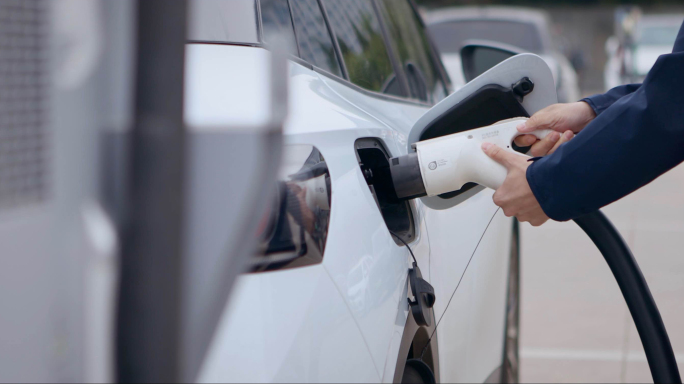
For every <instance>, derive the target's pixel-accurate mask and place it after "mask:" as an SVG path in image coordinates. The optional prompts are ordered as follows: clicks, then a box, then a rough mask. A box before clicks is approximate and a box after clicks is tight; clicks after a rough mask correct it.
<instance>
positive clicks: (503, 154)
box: [482, 143, 516, 169]
mask: <svg viewBox="0 0 684 384" xmlns="http://www.w3.org/2000/svg"><path fill="white" fill-rule="evenodd" d="M482 150H483V151H484V153H485V154H486V155H487V156H489V157H491V158H492V159H493V160H494V161H496V162H497V163H499V164H501V165H503V166H504V167H506V169H508V168H509V167H510V166H511V164H512V161H511V156H516V155H514V154H512V153H510V152H507V151H505V150H504V149H503V148H501V147H499V146H498V145H496V144H492V143H482Z"/></svg>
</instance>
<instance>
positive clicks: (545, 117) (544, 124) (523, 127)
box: [516, 107, 556, 133]
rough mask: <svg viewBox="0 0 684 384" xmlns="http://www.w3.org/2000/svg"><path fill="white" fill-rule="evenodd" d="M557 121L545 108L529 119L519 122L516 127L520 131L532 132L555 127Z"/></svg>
mask: <svg viewBox="0 0 684 384" xmlns="http://www.w3.org/2000/svg"><path fill="white" fill-rule="evenodd" d="M547 108H548V107H547ZM555 123H556V121H555V118H554V117H553V114H552V113H548V111H546V108H545V109H542V110H541V111H539V112H537V113H535V114H534V115H532V117H530V118H529V119H528V120H527V121H524V122H522V123H520V124H518V126H517V127H516V128H517V129H518V132H520V133H530V132H534V131H536V130H538V129H553V126H554V125H555Z"/></svg>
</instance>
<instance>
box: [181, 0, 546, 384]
mask: <svg viewBox="0 0 684 384" xmlns="http://www.w3.org/2000/svg"><path fill="white" fill-rule="evenodd" d="M190 4H191V5H190V7H191V23H190V26H189V41H188V44H187V48H186V55H187V68H186V73H187V75H186V80H185V81H186V111H185V114H186V120H187V123H188V125H189V126H191V127H192V126H195V127H204V129H216V130H220V129H227V128H225V127H223V126H222V125H221V124H222V122H223V121H233V122H234V121H241V120H244V121H254V120H255V119H257V120H258V119H259V118H261V116H260V113H262V111H264V110H267V109H268V108H265V107H264V106H263V105H259V103H254V102H253V98H250V95H252V93H255V92H254V90H255V89H262V90H263V89H267V88H268V87H269V84H268V82H267V80H266V79H267V78H268V77H267V76H264V75H263V74H264V73H265V70H267V69H268V68H264V66H263V65H262V64H263V63H264V62H268V60H264V58H268V57H269V55H271V48H272V43H273V42H278V47H277V48H278V49H280V50H286V51H287V52H288V53H289V61H288V74H287V76H288V77H289V79H288V80H289V94H288V100H289V111H288V113H289V114H288V118H287V120H286V123H285V128H284V136H285V137H284V145H285V147H284V155H283V162H282V163H283V164H282V169H281V172H280V180H279V181H278V182H277V183H276V184H274V185H264V186H263V188H274V189H275V190H276V191H277V192H276V198H275V199H274V201H264V202H263V204H264V205H266V206H268V207H269V209H268V212H269V213H268V214H267V215H266V216H264V217H263V218H262V224H261V226H260V229H259V233H258V234H255V236H259V239H260V247H259V249H258V250H257V251H256V252H255V255H254V257H253V259H252V260H251V263H250V272H248V273H245V274H244V275H243V276H241V277H240V278H239V279H238V283H237V285H236V287H235V289H234V293H233V295H232V297H231V298H230V300H229V302H228V304H227V305H226V307H225V308H224V309H222V310H223V314H222V317H221V320H220V322H219V325H218V328H217V331H216V333H215V335H214V337H213V339H212V342H211V345H210V347H209V350H208V353H207V355H206V357H205V358H204V361H203V363H202V367H201V370H200V375H199V381H202V382H226V381H231V382H402V381H404V382H440V381H441V382H500V381H515V380H516V378H517V373H516V372H517V365H518V361H517V340H518V286H519V280H518V274H519V270H518V232H517V226H516V224H515V223H514V221H513V220H512V219H510V218H507V217H506V216H505V215H504V214H503V212H501V211H500V210H499V209H498V208H497V207H496V206H495V205H494V203H493V202H492V194H493V191H491V190H488V189H484V188H483V187H481V186H477V185H467V186H465V187H464V188H463V189H462V190H460V191H456V192H453V193H450V194H447V195H443V196H439V197H430V198H427V197H424V198H420V199H415V200H411V201H399V200H397V198H396V196H395V195H394V190H393V188H392V187H391V180H390V179H389V173H388V167H389V161H390V158H392V157H394V156H398V155H402V154H406V153H407V151H409V150H411V148H410V146H411V143H412V142H415V141H417V140H424V139H428V138H432V137H438V136H442V135H445V134H449V133H454V132H460V131H464V130H468V129H472V128H476V127H481V126H485V125H489V124H491V123H494V122H496V121H500V120H503V119H506V118H511V117H517V116H526V115H529V114H532V113H534V112H535V111H537V110H539V109H541V108H543V107H545V106H547V105H549V104H551V103H553V102H555V94H556V92H555V86H554V83H553V77H552V75H551V71H550V70H549V68H548V67H547V66H546V64H544V61H543V60H542V59H540V58H539V57H537V56H534V55H530V54H527V55H520V56H516V57H513V58H511V59H508V60H506V61H504V62H503V63H501V64H499V65H497V66H496V67H494V68H493V69H491V70H489V71H487V72H486V73H484V74H483V75H482V76H479V77H478V78H476V79H475V80H473V81H471V82H470V83H469V84H466V85H465V86H464V87H462V88H461V89H459V91H458V92H456V93H455V94H452V95H451V96H450V97H449V99H448V101H449V102H450V103H451V104H450V105H446V104H444V103H442V104H438V105H437V106H436V107H434V108H436V109H435V110H433V111H436V110H442V111H447V110H448V112H449V114H448V115H449V116H450V120H449V121H446V122H445V121H442V124H427V125H424V124H423V125H422V126H415V127H414V124H415V123H416V122H417V121H418V119H419V118H420V117H421V116H423V115H424V114H425V113H426V112H428V111H429V110H430V109H431V108H433V106H435V105H436V104H437V103H439V102H440V101H441V100H443V99H445V97H446V96H447V95H448V94H449V92H450V83H449V80H448V78H447V76H446V74H445V71H444V69H443V67H442V64H441V62H440V59H439V57H438V56H437V55H436V53H435V50H434V49H433V46H432V44H431V41H430V38H429V37H428V34H427V33H426V30H425V26H424V25H423V23H422V21H421V19H420V17H419V16H418V13H417V12H416V10H415V8H414V6H413V5H412V4H411V3H410V2H409V1H407V0H344V1H339V0H257V1H255V0H223V1H222V0H192V1H190ZM521 83H525V84H524V85H525V86H524V87H520V84H521ZM530 88H533V90H532V91H531V93H530ZM267 102H268V101H267V100H264V103H267ZM263 118H264V119H265V118H266V117H263ZM229 158H230V156H229ZM232 161H240V159H232ZM404 243H407V244H408V246H409V247H410V250H411V251H412V252H413V254H414V255H415V258H416V260H417V264H418V266H419V268H420V270H421V272H422V277H423V279H424V281H426V282H428V283H429V284H430V285H431V286H432V287H434V306H432V307H431V308H430V307H427V306H426V305H425V303H426V302H428V301H430V300H425V299H426V298H427V296H428V294H427V293H418V294H419V295H423V296H421V297H422V300H421V301H420V302H421V303H422V305H420V304H416V305H412V304H409V301H415V300H416V297H414V295H413V292H414V289H416V288H419V289H422V288H425V285H423V284H414V285H416V286H413V287H412V286H411V284H410V283H409V270H410V269H411V268H413V266H412V259H411V256H410V254H409V249H407V247H406V246H405V245H404ZM416 281H419V280H414V282H416ZM457 287H458V289H456V288H457ZM419 292H424V291H420V290H419ZM418 307H420V308H418ZM416 310H418V312H416ZM421 311H422V312H421ZM414 313H418V314H427V316H425V318H419V319H416V316H414ZM419 317H420V316H419Z"/></svg>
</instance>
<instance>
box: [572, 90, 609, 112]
mask: <svg viewBox="0 0 684 384" xmlns="http://www.w3.org/2000/svg"><path fill="white" fill-rule="evenodd" d="M580 101H584V102H585V103H587V104H589V106H590V107H591V109H593V110H594V113H595V114H596V116H598V115H600V114H601V112H603V111H605V110H606V109H607V108H608V107H610V106H611V105H612V101H613V99H611V98H607V97H606V96H604V95H603V94H598V95H594V96H589V97H585V98H583V99H581V100H580Z"/></svg>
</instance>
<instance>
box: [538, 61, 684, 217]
mask: <svg viewBox="0 0 684 384" xmlns="http://www.w3.org/2000/svg"><path fill="white" fill-rule="evenodd" d="M682 68H684V53H678V54H670V55H664V56H662V57H661V58H660V59H659V60H658V62H657V63H656V65H655V66H654V67H653V69H652V70H651V72H650V73H649V75H648V77H647V78H646V80H645V81H644V84H643V86H641V87H638V89H637V90H636V91H634V92H632V93H630V94H628V95H627V96H624V97H621V98H619V100H618V101H615V102H614V103H612V104H611V106H610V107H609V108H606V109H605V110H604V111H602V112H603V113H601V114H599V116H598V117H597V118H596V119H594V121H592V122H591V123H590V124H589V125H587V126H586V128H584V130H583V131H582V132H580V134H578V135H577V137H576V138H575V139H573V140H571V141H570V142H568V143H566V144H564V145H562V146H561V147H559V149H558V150H557V151H556V152H555V153H553V154H552V155H549V156H547V157H545V158H542V159H540V160H539V161H537V162H535V164H533V165H531V166H530V167H529V168H528V170H527V179H528V182H529V184H530V187H531V188H532V191H533V193H534V195H535V197H536V198H537V200H538V201H539V203H540V204H541V206H542V208H543V210H544V212H545V213H546V214H547V215H548V216H549V217H551V218H552V219H555V220H568V219H572V218H575V217H578V216H581V215H582V214H585V213H589V212H592V211H595V210H596V209H599V208H600V207H602V206H605V205H607V204H609V203H611V202H613V201H615V200H618V199H620V198H621V197H623V196H625V195H627V194H629V193H631V192H633V191H634V190H636V189H638V188H640V187H642V186H644V185H646V184H647V183H649V182H651V181H652V180H653V179H655V178H656V177H658V176H659V175H661V174H662V173H664V172H666V171H667V170H669V169H670V168H672V167H674V166H676V165H677V164H679V163H680V162H682V161H683V160H684V108H683V106H684V92H682V90H683V89H684V77H683V76H681V74H680V72H681V70H682ZM626 89H628V88H626ZM609 93H610V92H609Z"/></svg>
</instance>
